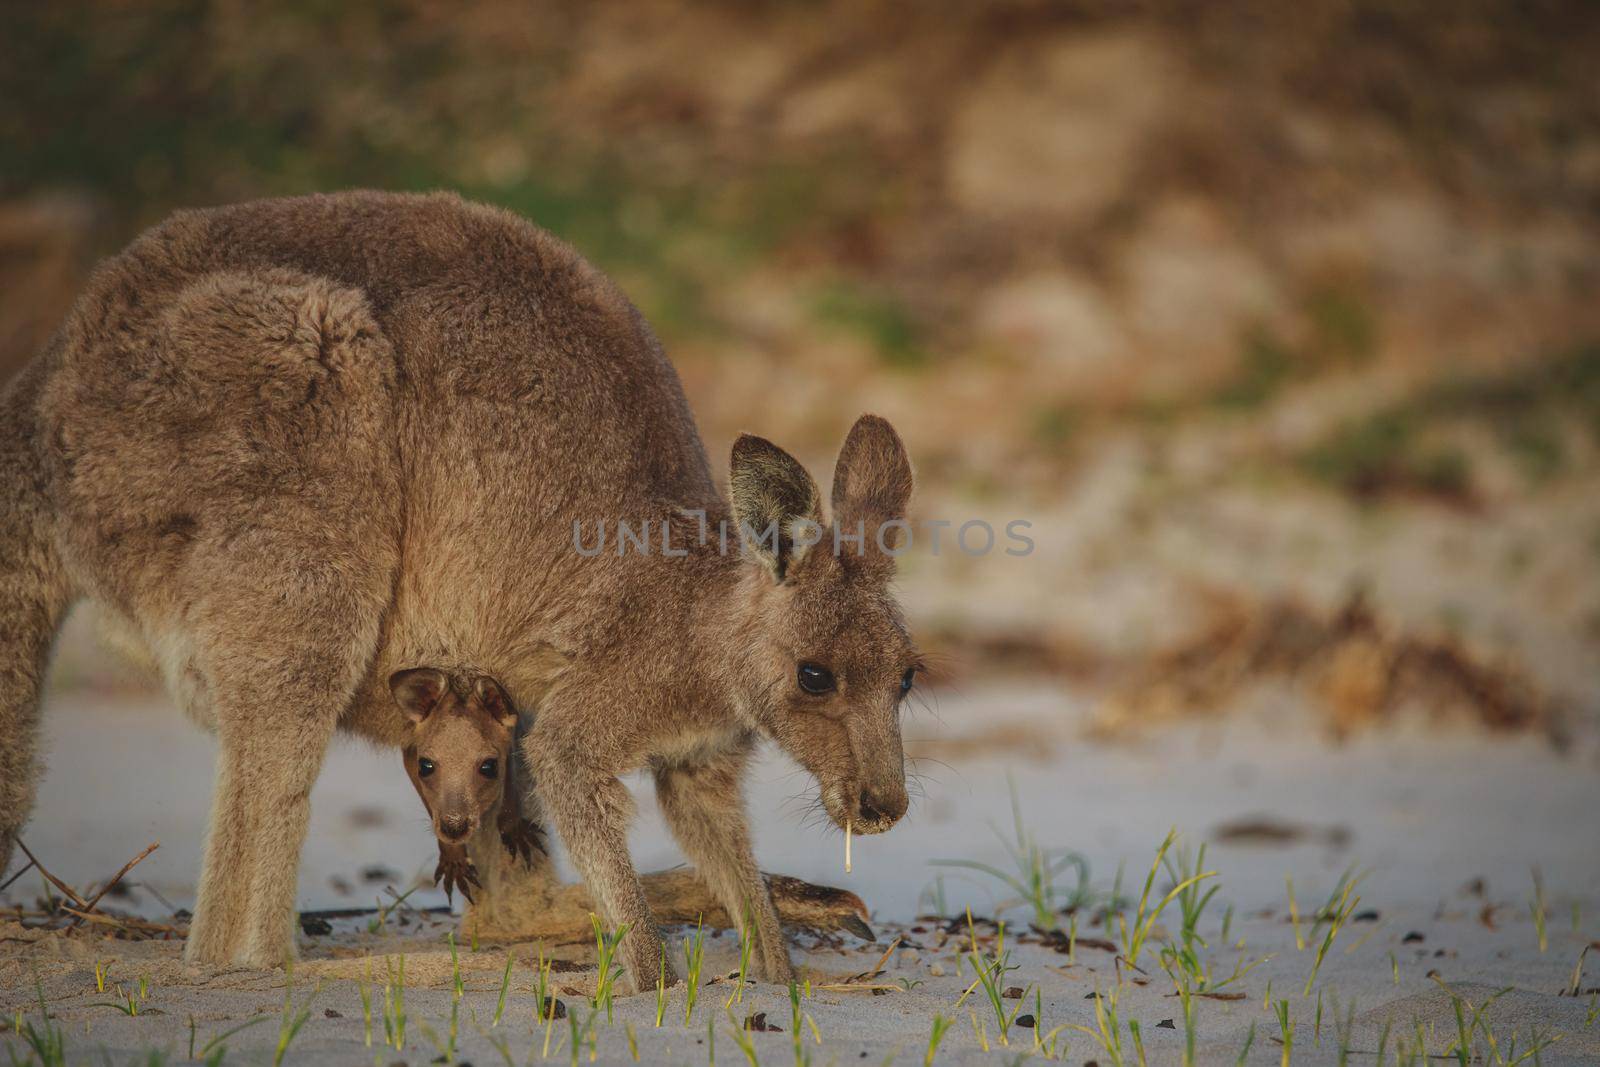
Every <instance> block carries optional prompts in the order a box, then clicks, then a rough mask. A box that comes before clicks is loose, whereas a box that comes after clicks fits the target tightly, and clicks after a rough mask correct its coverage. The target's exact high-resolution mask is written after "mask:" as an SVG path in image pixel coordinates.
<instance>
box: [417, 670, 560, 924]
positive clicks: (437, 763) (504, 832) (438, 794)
mask: <svg viewBox="0 0 1600 1067" xmlns="http://www.w3.org/2000/svg"><path fill="white" fill-rule="evenodd" d="M389 689H390V692H392V693H393V694H394V700H395V703H396V704H398V705H399V706H400V710H401V711H403V712H404V713H405V716H406V719H407V720H408V721H409V722H410V723H411V736H410V740H409V741H408V742H407V743H406V745H405V748H404V750H403V751H404V757H405V765H406V773H407V774H408V775H410V777H411V784H412V785H413V786H415V787H416V790H417V795H418V796H420V797H421V798H422V803H423V806H424V807H426V808H427V809H428V817H429V819H430V820H431V821H432V823H433V833H434V836H435V837H437V838H438V839H439V865H438V867H437V868H436V869H435V870H434V872H433V880H434V882H435V883H436V884H443V886H444V891H445V894H446V895H447V896H448V895H450V894H451V893H452V892H453V890H454V889H457V888H459V889H460V890H461V892H462V895H463V896H465V897H466V898H467V900H468V901H471V900H472V887H473V886H477V885H479V882H478V872H477V870H476V869H475V868H474V867H473V865H472V861H471V859H469V858H468V857H467V841H468V840H470V839H471V837H472V835H473V834H475V833H477V831H478V827H479V826H480V825H481V824H482V823H483V821H484V820H485V819H487V818H488V817H489V816H490V814H491V813H494V815H495V825H496V829H498V830H499V831H500V841H501V843H502V844H504V845H505V847H506V849H507V850H508V851H509V852H510V853H511V855H512V857H513V858H520V859H522V860H523V861H525V862H526V861H528V860H530V859H531V858H532V856H533V850H534V849H538V850H539V851H541V852H543V851H544V846H543V845H542V844H541V843H540V841H539V834H540V831H539V828H538V827H537V826H536V825H534V824H533V823H531V822H528V821H527V820H526V819H524V818H522V810H521V804H520V803H519V798H518V795H517V792H516V786H515V784H514V781H513V778H514V776H513V774H512V764H511V761H512V758H513V753H512V748H511V744H512V741H513V740H514V739H515V737H516V730H517V713H516V709H515V708H513V707H512V705H511V700H510V698H509V697H507V696H506V693H505V690H504V689H502V688H501V687H500V683H498V682H496V681H495V680H494V679H493V678H488V677H485V676H483V675H479V676H477V677H475V678H471V679H469V680H462V679H455V678H452V677H451V676H450V675H448V674H446V673H445V672H444V671H441V670H438V669H436V668H433V667H417V668H413V669H411V670H404V671H397V672H396V673H395V674H394V675H392V676H391V677H390V678H389Z"/></svg>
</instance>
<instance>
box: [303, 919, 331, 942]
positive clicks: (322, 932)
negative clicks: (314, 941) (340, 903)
mask: <svg viewBox="0 0 1600 1067" xmlns="http://www.w3.org/2000/svg"><path fill="white" fill-rule="evenodd" d="M300 929H301V930H304V931H305V935H306V936H307V937H326V936H327V935H328V934H331V933H333V925H332V924H331V923H329V922H328V920H327V919H319V918H317V917H316V916H315V915H306V916H302V917H301V919H300Z"/></svg>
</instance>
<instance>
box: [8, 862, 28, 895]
mask: <svg viewBox="0 0 1600 1067" xmlns="http://www.w3.org/2000/svg"><path fill="white" fill-rule="evenodd" d="M31 870H33V861H32V860H29V861H28V862H27V863H24V864H23V865H22V866H21V867H20V868H18V870H17V873H16V874H13V875H12V876H11V877H10V878H7V879H6V881H5V884H4V885H0V893H4V892H5V891H6V890H7V889H10V888H11V883H12V882H15V881H16V880H17V879H18V878H21V877H22V876H23V875H25V874H27V873H28V872H29V871H31Z"/></svg>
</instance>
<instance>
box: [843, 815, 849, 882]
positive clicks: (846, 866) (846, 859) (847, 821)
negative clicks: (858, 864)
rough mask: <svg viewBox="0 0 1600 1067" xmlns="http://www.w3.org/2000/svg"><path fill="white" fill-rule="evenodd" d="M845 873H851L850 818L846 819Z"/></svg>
mask: <svg viewBox="0 0 1600 1067" xmlns="http://www.w3.org/2000/svg"><path fill="white" fill-rule="evenodd" d="M844 873H845V874H849V873H850V820H849V819H846V820H845V821H844Z"/></svg>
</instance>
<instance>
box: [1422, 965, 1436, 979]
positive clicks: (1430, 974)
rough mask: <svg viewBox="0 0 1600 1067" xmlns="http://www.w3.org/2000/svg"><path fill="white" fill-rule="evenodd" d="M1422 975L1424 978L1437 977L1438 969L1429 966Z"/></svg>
mask: <svg viewBox="0 0 1600 1067" xmlns="http://www.w3.org/2000/svg"><path fill="white" fill-rule="evenodd" d="M1422 977H1424V978H1437V977H1439V969H1438V968H1437V967H1431V968H1429V969H1428V973H1427V974H1425V975H1423V976H1422Z"/></svg>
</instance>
